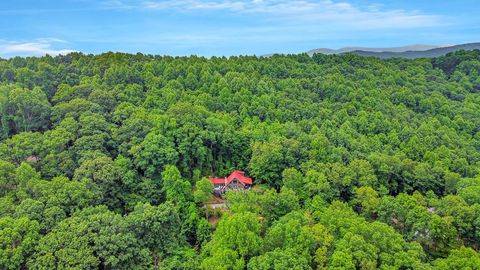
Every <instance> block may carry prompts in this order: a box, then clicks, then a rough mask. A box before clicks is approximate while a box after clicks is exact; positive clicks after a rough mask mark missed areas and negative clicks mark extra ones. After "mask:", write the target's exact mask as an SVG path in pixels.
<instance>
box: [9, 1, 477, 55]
mask: <svg viewBox="0 0 480 270" xmlns="http://www.w3.org/2000/svg"><path fill="white" fill-rule="evenodd" d="M479 12H480V3H479V0H456V1H450V0H447V1H444V0H398V1H392V0H383V1H380V0H338V1H336V0H319V1H315V0H292V1H286V0H245V1H244V0H206V1H200V0H62V1H56V0H1V1H0V57H2V58H8V57H13V56H41V55H45V54H50V55H58V54H66V53H69V52H72V51H80V52H84V53H95V54H98V53H102V52H108V51H115V52H116V51H119V52H128V53H137V52H142V53H148V54H160V55H174V56H177V55H180V56H182V55H187V56H188V55H201V56H207V57H208V56H231V55H264V54H269V53H301V52H305V51H308V50H311V49H315V48H332V49H338V48H341V47H349V46H364V47H395V46H403V45H409V44H429V45H451V44H460V43H469V42H480V16H478V14H479Z"/></svg>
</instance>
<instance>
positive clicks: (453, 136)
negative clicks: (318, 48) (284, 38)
mask: <svg viewBox="0 0 480 270" xmlns="http://www.w3.org/2000/svg"><path fill="white" fill-rule="evenodd" d="M479 74H480V51H478V50H477V51H459V52H456V53H454V54H449V55H447V56H444V57H440V58H433V59H416V60H406V59H398V58H397V59H390V60H381V59H378V58H373V57H371V58H366V57H361V56H356V55H352V54H346V55H341V56H326V55H321V54H315V55H313V56H309V55H307V54H301V55H288V56H273V57H269V58H257V57H247V56H242V57H230V58H218V57H212V58H209V59H206V58H202V57H195V56H192V57H176V58H174V57H166V56H165V57H162V56H152V55H144V54H140V53H139V54H135V55H131V54H121V53H105V54H101V55H84V54H81V53H72V54H68V55H66V56H57V57H50V56H46V57H41V58H20V57H15V58H12V59H8V60H1V61H0V82H1V86H0V114H1V115H0V117H1V119H0V120H1V121H0V268H1V269H255V270H256V269H375V268H380V269H479V265H480V255H479V254H478V252H477V251H478V249H479V241H480V176H479V174H480V163H479V161H480V94H479V93H480V76H479ZM233 169H238V170H243V171H245V172H246V174H247V175H249V176H251V177H252V178H253V179H254V183H255V184H256V186H255V187H254V188H253V189H252V190H251V191H249V192H243V193H229V194H227V205H228V207H229V208H228V210H227V211H225V212H217V211H213V210H211V209H208V208H204V204H205V202H206V201H208V200H209V196H210V192H211V188H212V186H211V183H210V182H209V181H208V180H207V179H206V178H205V177H212V176H224V175H228V174H229V173H230V172H231V171H232V170H233ZM212 216H215V217H218V218H219V222H218V223H217V224H215V225H212V224H210V223H209V222H208V219H207V217H212Z"/></svg>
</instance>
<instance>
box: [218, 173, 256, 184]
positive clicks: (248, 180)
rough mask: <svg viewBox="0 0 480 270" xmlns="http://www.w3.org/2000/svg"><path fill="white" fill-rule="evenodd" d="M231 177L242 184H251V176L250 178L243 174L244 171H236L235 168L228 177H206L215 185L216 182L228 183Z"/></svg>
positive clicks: (231, 179)
mask: <svg viewBox="0 0 480 270" xmlns="http://www.w3.org/2000/svg"><path fill="white" fill-rule="evenodd" d="M233 179H237V180H238V181H239V182H240V183H241V184H242V185H252V184H253V180H252V178H250V177H248V176H245V172H243V171H237V170H235V171H233V172H232V173H231V174H230V175H229V176H228V177H224V178H219V177H216V178H208V180H210V182H212V183H213V184H217V185H218V184H225V185H228V184H229V183H230V182H232V181H233Z"/></svg>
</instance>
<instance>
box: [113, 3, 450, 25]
mask: <svg viewBox="0 0 480 270" xmlns="http://www.w3.org/2000/svg"><path fill="white" fill-rule="evenodd" d="M108 3H110V4H112V3H115V6H117V7H129V8H139V9H145V10H176V11H182V12H189V11H225V12H232V13H242V14H260V15H261V14H263V15H270V16H268V17H266V18H267V19H271V20H289V22H290V23H293V24H295V23H302V22H303V23H305V22H309V23H326V24H329V25H338V26H348V27H353V28H360V29H377V28H384V29H385V28H386V29H392V28H393V29H398V28H415V27H429V26H437V25H441V24H442V19H443V18H441V17H439V16H436V15H430V14H424V13H421V12H419V11H416V10H399V9H395V10H388V9H380V8H379V7H378V6H375V5H370V6H367V7H360V6H357V5H353V4H350V3H348V2H346V1H343V2H340V1H333V0H323V1H314V0H293V1H288V0H244V1H240V0H207V1H201V0H145V1H132V0H115V1H108Z"/></svg>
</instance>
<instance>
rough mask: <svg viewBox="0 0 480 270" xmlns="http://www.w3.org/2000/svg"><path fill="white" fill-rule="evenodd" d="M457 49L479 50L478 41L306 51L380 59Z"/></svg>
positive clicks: (434, 54) (410, 56)
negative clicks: (438, 44)
mask: <svg viewBox="0 0 480 270" xmlns="http://www.w3.org/2000/svg"><path fill="white" fill-rule="evenodd" d="M459 50H480V43H468V44H460V45H454V46H434V45H411V46H404V47H396V48H363V47H348V48H342V49H339V50H332V49H315V50H311V51H308V52H307V53H308V54H309V55H313V54H314V53H322V54H327V55H331V54H345V53H352V54H356V55H361V56H373V57H378V58H382V59H388V58H394V57H400V58H407V59H415V58H433V57H440V56H444V55H446V54H448V53H451V52H456V51H459Z"/></svg>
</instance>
